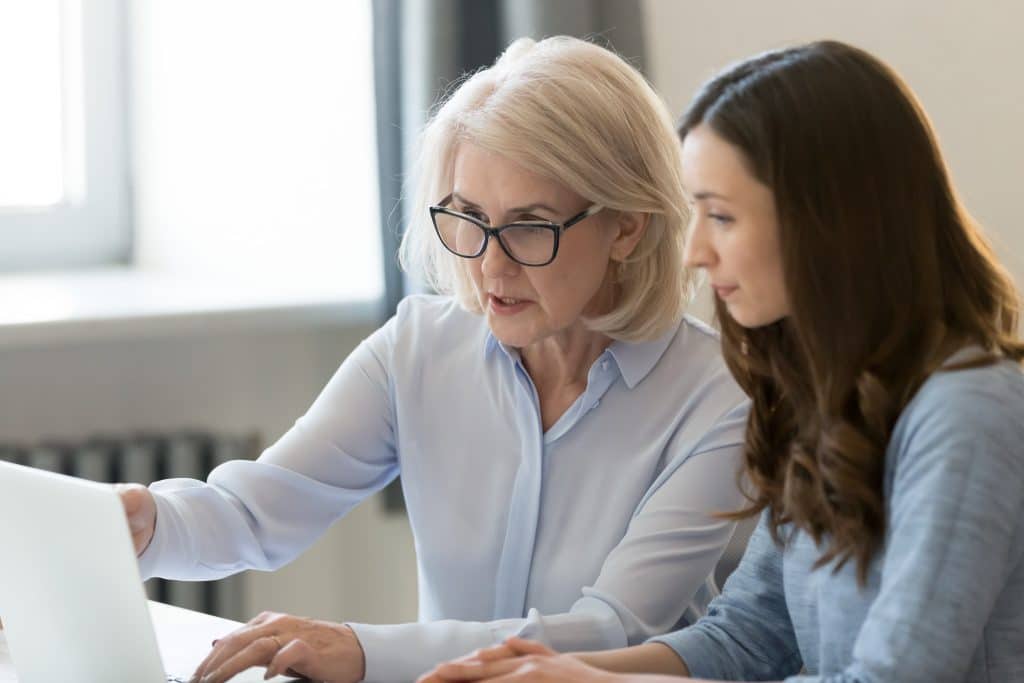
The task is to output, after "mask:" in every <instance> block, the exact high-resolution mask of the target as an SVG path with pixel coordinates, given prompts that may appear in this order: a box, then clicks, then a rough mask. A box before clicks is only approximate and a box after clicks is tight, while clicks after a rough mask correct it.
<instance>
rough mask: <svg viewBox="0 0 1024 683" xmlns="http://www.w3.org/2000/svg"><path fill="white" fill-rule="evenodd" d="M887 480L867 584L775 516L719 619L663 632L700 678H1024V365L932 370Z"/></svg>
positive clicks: (714, 609) (895, 438) (997, 682)
mask: <svg viewBox="0 0 1024 683" xmlns="http://www.w3.org/2000/svg"><path fill="white" fill-rule="evenodd" d="M884 492H885V498H886V507H887V510H886V512H887V520H888V524H887V529H886V536H885V547H884V549H883V550H882V552H881V553H880V554H879V555H878V557H877V558H876V559H875V561H874V562H873V563H872V564H871V567H870V574H869V577H868V582H867V585H866V586H865V587H864V588H859V587H858V585H857V582H856V575H855V570H854V568H853V566H852V565H847V566H845V567H844V568H843V569H842V570H840V571H839V572H838V573H836V574H833V572H832V568H831V567H825V568H822V569H818V570H817V571H815V570H814V569H813V565H814V562H815V560H816V559H817V558H818V556H819V549H818V548H817V547H816V546H815V545H814V542H813V541H812V540H811V539H810V538H809V537H808V536H807V535H806V534H802V533H799V534H797V535H796V536H795V538H794V539H793V540H792V542H791V543H790V544H788V545H787V546H786V547H785V548H781V547H779V546H777V545H776V544H775V543H773V542H772V539H771V537H770V535H769V532H768V529H767V527H766V526H765V521H764V518H762V520H761V524H760V525H759V526H758V528H757V530H756V531H755V532H754V535H753V537H752V538H751V540H750V544H749V545H748V547H747V553H746V554H745V555H744V557H743V560H742V562H741V563H740V566H739V567H738V568H737V570H736V572H735V573H734V574H733V575H732V576H731V577H730V578H729V580H728V581H727V582H726V584H725V588H724V590H723V592H722V595H721V596H720V597H718V598H717V599H716V600H715V601H714V602H712V603H711V606H710V607H709V610H708V614H707V616H705V617H704V618H703V619H701V620H700V621H699V622H698V623H697V624H696V625H695V626H693V627H691V628H687V629H685V630H682V631H680V632H678V633H674V634H672V635H669V636H665V637H661V638H656V639H655V640H658V641H660V642H663V643H665V644H666V645H669V646H670V647H672V648H673V649H675V650H676V652H677V653H678V654H679V655H680V656H681V657H682V658H683V660H684V661H685V662H686V663H687V665H688V666H689V668H690V671H691V673H692V674H693V675H694V676H695V677H699V678H714V679H723V680H742V681H751V680H758V681H763V680H773V681H776V680H779V679H782V678H786V677H787V676H791V677H792V678H786V680H787V681H791V682H793V683H796V682H797V681H800V682H808V683H809V682H811V681H817V682H820V683H918V682H923V681H928V682H929V683H954V682H956V683H961V682H964V681H966V682H968V683H1010V682H1011V681H1024V375H1022V373H1021V368H1020V366H1018V365H1015V364H1013V363H1010V362H1003V363H1001V364H998V365H993V366H989V367H982V368H978V369H971V370H960V371H950V372H940V373H937V374H935V375H933V376H932V377H931V378H929V379H928V381H927V382H926V383H925V384H924V385H923V386H922V388H921V389H920V391H919V392H918V394H917V395H916V396H915V397H914V399H913V400H912V401H911V403H910V404H909V405H908V406H907V408H906V409H905V410H904V411H903V413H902V415H901V416H900V418H899V420H898V422H897V424H896V427H895V430H894V431H893V434H892V437H891V440H890V442H889V446H888V449H887V451H886V459H885V479H884ZM801 667H804V668H805V671H804V672H803V675H800V674H799V673H798V672H800V671H801Z"/></svg>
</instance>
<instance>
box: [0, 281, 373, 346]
mask: <svg viewBox="0 0 1024 683" xmlns="http://www.w3.org/2000/svg"><path fill="white" fill-rule="evenodd" d="M379 290H380V288H379V286H378V285H376V284H374V285H371V286H366V285H365V284H361V285H360V284H357V285H355V286H346V285H345V284H344V283H340V282H333V283H316V284H308V283H304V284H295V283H294V282H291V281H290V279H289V278H287V277H276V276H275V277H267V278H255V277H252V278H249V279H244V278H232V279H226V278H223V279H218V278H216V277H214V276H193V275H190V274H182V273H157V272H147V271H142V270H136V269H133V268H129V267H121V268H102V269H95V270H88V271H69V272H53V273H35V274H29V275H4V276H0V347H9V346H40V345H53V344H67V343H75V342H86V341H103V340H109V339H122V340H123V339H126V338H142V337H170V336H181V335H195V334H209V333H218V332H230V331H235V330H239V329H252V328H274V327H278V328H291V327H295V326H297V325H299V326H302V325H305V326H331V327H333V326H350V325H373V324H376V323H378V322H380V315H381V311H382V307H381V306H382V304H381V300H382V295H381V292H380V291H379Z"/></svg>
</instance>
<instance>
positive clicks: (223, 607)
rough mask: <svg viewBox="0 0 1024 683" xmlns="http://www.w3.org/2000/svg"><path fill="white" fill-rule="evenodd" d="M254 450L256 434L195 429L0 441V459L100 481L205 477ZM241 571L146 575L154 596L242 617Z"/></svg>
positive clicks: (256, 450) (244, 617)
mask: <svg viewBox="0 0 1024 683" xmlns="http://www.w3.org/2000/svg"><path fill="white" fill-rule="evenodd" d="M258 453H259V439H258V437H256V436H247V437H233V436H215V435H211V434H207V433H199V432H182V433H177V434H167V435H159V434H148V433H146V434H134V435H130V436H123V437H106V436H104V437H96V438H90V439H85V440H82V441H80V442H71V441H45V442H40V443H38V444H33V445H27V446H26V445H16V444H15V445H0V460H8V461H11V462H16V463H18V464H21V465H28V466H29V467H37V468H39V469H44V470H49V471H51V472H60V473H62V474H70V475H72V476H75V477H81V478H83V479H90V480H92V481H100V482H131V483H138V484H146V485H148V484H150V483H152V482H154V481H156V480H158V479H168V478H172V477H188V478H191V479H203V480H205V479H206V477H207V475H208V474H209V473H210V470H212V469H213V468H214V467H216V466H217V465H219V464H220V463H222V462H225V461H227V460H236V459H239V458H245V459H251V458H254V457H255V456H256V455H257V454H258ZM244 582H245V576H244V575H237V576H232V577H228V578H226V579H221V580H219V581H168V580H165V579H150V580H149V581H147V582H146V593H147V595H148V596H149V597H150V598H151V599H153V600H158V601H160V602H166V603H169V604H172V605H178V606H180V607H185V608H187V609H191V610H198V611H200V612H206V613H207V614H215V615H217V616H221V617H225V618H227V619H234V620H237V621H245V620H247V619H248V618H249V615H247V614H246V611H247V610H246V606H245V600H244V596H245V591H244V588H245V584H244Z"/></svg>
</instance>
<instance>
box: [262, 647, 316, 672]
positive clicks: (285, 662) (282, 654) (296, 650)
mask: <svg viewBox="0 0 1024 683" xmlns="http://www.w3.org/2000/svg"><path fill="white" fill-rule="evenodd" d="M315 656H316V653H315V651H314V650H313V648H311V647H310V646H309V645H308V644H306V643H305V642H304V641H301V640H298V639H295V640H293V641H291V642H290V643H288V644H287V645H285V646H284V647H282V648H281V649H280V650H278V651H277V654H276V655H274V658H273V659H271V660H270V664H268V665H267V673H266V674H265V676H264V678H273V677H274V676H280V675H282V674H284V673H287V672H291V673H292V674H295V675H299V676H303V675H305V674H309V673H312V672H311V671H310V669H311V667H312V665H313V658H314V657H315Z"/></svg>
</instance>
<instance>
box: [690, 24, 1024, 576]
mask: <svg viewBox="0 0 1024 683" xmlns="http://www.w3.org/2000/svg"><path fill="white" fill-rule="evenodd" d="M698 125H707V126H709V127H710V128H711V129H712V130H713V131H714V132H715V133H716V134H717V135H718V136H720V137H721V138H723V139H724V140H726V141H727V142H729V143H730V144H732V145H734V146H735V147H737V148H738V149H739V150H740V152H741V153H742V155H743V156H744V157H745V161H746V163H747V164H748V167H749V171H750V172H751V173H752V174H753V175H754V176H755V177H756V178H758V179H759V180H760V181H761V182H763V183H765V184H766V185H767V186H768V187H770V188H771V189H772V191H773V192H774V195H775V200H776V206H777V211H778V222H779V230H780V242H781V245H782V247H781V248H782V265H783V271H784V273H785V286H786V291H787V295H788V299H789V302H790V306H791V308H790V315H788V316H787V317H786V318H784V319H782V320H780V321H778V322H775V323H773V324H771V325H768V326H765V327H760V328H753V329H746V328H744V327H742V326H741V325H739V324H738V323H737V322H736V321H735V320H733V319H732V318H731V317H730V316H729V314H728V312H727V310H726V309H725V307H724V306H723V305H722V303H721V301H719V302H717V304H716V312H717V317H718V319H719V323H720V324H721V327H722V344H723V352H724V355H725V359H726V362H727V363H728V365H729V368H730V370H731V371H732V373H733V375H734V376H735V378H736V380H737V381H738V383H739V384H740V386H741V387H742V388H743V389H744V390H745V391H746V392H747V394H748V395H749V396H750V397H751V399H752V402H753V408H752V410H751V413H750V418H749V421H748V425H747V436H746V454H745V467H744V470H745V475H746V476H747V477H748V478H749V479H750V481H751V483H752V484H753V485H754V491H753V492H752V493H751V494H750V502H751V504H750V506H749V507H748V508H747V509H745V510H743V511H741V512H740V513H737V515H736V516H748V515H753V514H756V513H758V512H760V511H762V510H764V509H765V508H767V509H768V511H769V515H770V522H771V529H772V533H773V535H774V537H775V539H776V541H780V542H781V540H782V539H781V536H782V527H783V526H784V525H792V526H791V528H792V529H794V530H795V529H801V530H803V531H805V532H807V533H808V534H809V535H810V536H811V537H812V538H813V539H814V540H815V542H817V543H819V544H823V545H822V548H823V551H822V555H821V557H820V558H819V560H818V563H817V565H816V566H823V565H826V564H828V563H830V562H832V561H835V562H836V565H835V569H836V570H838V569H839V568H840V567H842V566H843V565H844V564H845V563H846V562H847V561H849V560H851V559H853V560H855V562H856V566H857V572H858V577H859V579H860V580H861V581H862V582H863V581H864V580H865V579H866V576H867V570H868V566H869V563H870V561H871V559H872V558H873V557H874V555H875V553H876V552H877V550H878V549H879V547H880V546H881V544H882V540H883V536H884V533H885V524H886V519H885V504H884V499H883V489H882V475H883V467H884V458H885V449H886V445H887V443H888V441H889V437H890V435H891V433H892V430H893V427H894V425H895V423H896V420H897V418H898V417H899V414H900V412H901V411H902V410H903V408H904V407H905V406H906V405H907V403H908V402H909V401H910V399H911V398H912V396H913V395H914V393H915V392H916V391H917V389H918V388H919V387H920V386H921V384H922V383H923V382H924V381H925V379H926V378H927V377H928V375H930V374H931V373H932V372H935V371H936V370H937V369H938V368H939V367H940V366H941V365H942V363H943V361H944V360H945V359H946V358H947V357H948V355H949V354H950V353H951V352H952V351H953V350H955V349H957V348H960V347H962V346H965V345H970V344H973V345H978V346H980V347H981V348H982V349H984V351H985V353H984V354H983V356H982V357H981V358H979V359H976V360H975V361H974V362H972V363H970V364H961V365H959V366H956V367H958V368H962V367H968V366H971V367H973V366H976V365H979V364H985V363H990V362H993V361H994V360H996V359H997V358H1001V357H1002V358H1011V359H1014V360H1016V361H1018V362H1019V361H1020V360H1021V358H1022V357H1024V344H1022V343H1021V340H1020V339H1019V337H1018V336H1017V333H1016V329H1017V320H1018V315H1019V312H1020V302H1019V299H1018V295H1017V292H1016V290H1015V288H1014V285H1013V281H1012V279H1011V278H1010V277H1009V275H1008V274H1007V272H1006V271H1005V270H1004V269H1003V268H1002V267H1001V266H1000V265H999V263H998V262H997V260H996V258H995V256H994V254H993V252H992V249H991V248H990V246H989V245H988V243H987V242H986V240H985V238H984V237H983V236H982V234H981V231H980V230H979V228H978V226H977V224H976V223H975V222H974V220H973V219H972V218H971V217H970V215H968V213H967V211H966V210H965V209H964V208H963V206H962V205H961V203H960V201H959V199H958V198H957V196H956V193H955V191H954V190H953V187H952V184H951V182H950V179H949V175H948V172H947V170H946V166H945V163H944V161H943V159H942V155H941V152H940V151H939V147H938V144H937V142H936V139H935V134H934V133H933V131H932V128H931V125H930V123H929V121H928V118H927V115H926V114H925V113H924V111H923V110H922V109H921V107H920V105H919V104H918V102H917V100H916V98H915V97H914V95H913V94H912V93H911V92H910V90H909V88H908V87H907V86H906V85H905V84H904V83H903V81H902V80H901V79H900V78H899V76H897V75H896V74H895V73H894V72H893V71H892V70H891V69H890V68H889V67H887V66H886V65H885V64H883V63H882V62H881V61H879V60H878V59H876V58H874V57H872V56H871V55H869V54H867V53H866V52H864V51H862V50H859V49H857V48H854V47H851V46H849V45H844V44H842V43H838V42H831V41H828V42H817V43H811V44H808V45H804V46H800V47H796V48H791V49H785V50H780V51H774V52H769V53H766V54H763V55H760V56H757V57H754V58H751V59H749V60H747V61H744V62H742V63H740V64H738V65H735V66H733V67H731V68H729V69H727V70H726V71H724V72H723V73H721V74H719V75H718V76H716V77H714V78H713V79H712V80H711V81H710V82H708V83H707V84H706V85H705V86H704V87H703V88H702V89H701V91H700V92H699V93H698V94H697V96H696V98H695V99H694V101H693V103H692V104H691V105H690V108H689V109H688V111H687V112H686V113H685V114H684V116H683V119H682V122H681V124H680V127H679V135H680V137H681V138H685V137H686V135H687V133H688V132H689V131H691V130H693V129H694V128H695V127H696V126H698ZM823 542H824V543H823Z"/></svg>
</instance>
